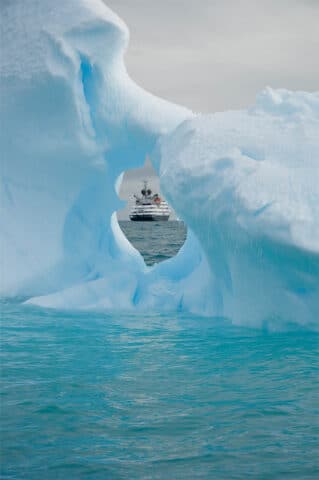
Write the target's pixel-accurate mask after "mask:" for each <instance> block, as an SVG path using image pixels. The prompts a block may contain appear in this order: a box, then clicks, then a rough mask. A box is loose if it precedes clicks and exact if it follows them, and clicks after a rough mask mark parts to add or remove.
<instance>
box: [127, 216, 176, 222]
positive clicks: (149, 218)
mask: <svg viewBox="0 0 319 480" xmlns="http://www.w3.org/2000/svg"><path fill="white" fill-rule="evenodd" d="M168 219H169V215H130V220H131V221H132V222H162V221H166V222H167V220H168Z"/></svg>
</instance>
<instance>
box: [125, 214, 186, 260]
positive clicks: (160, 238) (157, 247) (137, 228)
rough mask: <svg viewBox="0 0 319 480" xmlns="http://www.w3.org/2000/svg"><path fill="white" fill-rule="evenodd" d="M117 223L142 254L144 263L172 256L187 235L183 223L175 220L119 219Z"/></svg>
mask: <svg viewBox="0 0 319 480" xmlns="http://www.w3.org/2000/svg"><path fill="white" fill-rule="evenodd" d="M119 225H120V227H121V229H122V231H123V232H124V234H125V235H126V237H127V238H128V239H129V241H130V242H131V243H132V245H134V247H135V248H136V249H137V250H138V251H139V252H140V253H141V254H142V256H143V258H144V261H145V263H146V265H153V264H154V263H158V262H162V261H163V260H166V259H168V258H170V257H174V255H176V254H177V252H178V251H179V250H180V248H181V246H182V245H183V244H184V242H185V240H186V235H187V229H186V226H185V224H184V223H183V222H177V221H168V222H130V221H120V222H119Z"/></svg>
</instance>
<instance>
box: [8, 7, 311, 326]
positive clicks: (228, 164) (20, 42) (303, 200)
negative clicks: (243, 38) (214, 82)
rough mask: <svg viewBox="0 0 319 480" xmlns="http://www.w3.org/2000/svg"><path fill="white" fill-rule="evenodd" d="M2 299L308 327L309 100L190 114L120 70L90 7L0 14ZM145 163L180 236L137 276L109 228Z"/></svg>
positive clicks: (112, 28)
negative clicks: (125, 185)
mask: <svg viewBox="0 0 319 480" xmlns="http://www.w3.org/2000/svg"><path fill="white" fill-rule="evenodd" d="M1 43H2V45H3V46H4V48H3V49H2V50H3V51H2V56H1V72H0V74H1V113H0V118H1V120H0V121H1V132H0V149H1V154H2V160H1V163H2V165H1V199H0V203H1V230H0V239H1V245H0V249H1V250H0V251H1V272H2V274H1V294H2V295H4V296H25V297H29V300H28V301H29V302H31V303H34V304H37V305H42V306H47V307H53V308H61V307H62V308H82V309H90V308H102V309H108V310H123V311H139V310H147V311H164V310H166V311H167V310H168V311H169V310H171V311H176V310H180V311H188V312H193V313H198V314H204V315H205V314H206V315H222V316H229V317H230V318H231V320H232V321H233V322H236V323H242V324H252V325H261V324H263V323H264V322H270V323H272V324H274V325H276V323H279V322H280V321H281V320H284V321H285V322H292V323H298V324H304V325H307V326H315V324H316V322H317V321H318V318H319V187H318V185H319V120H318V118H319V95H318V94H311V93H304V92H296V93H293V92H288V91H285V90H279V91H274V90H271V89H266V90H265V91H264V92H262V93H261V94H260V95H259V96H258V98H257V102H256V105H255V106H254V107H252V108H250V109H248V110H247V111H241V112H225V113H219V114H215V115H210V116H194V115H193V114H192V112H190V111H189V110H187V109H186V108H183V107H179V106H176V105H174V104H171V103H168V102H166V101H163V100H161V99H158V98H156V97H154V96H152V95H150V94H149V93H147V92H145V91H144V90H143V89H141V88H140V87H138V86H137V85H136V84H135V83H134V82H133V81H132V80H131V79H130V78H129V76H128V74H127V72H126V69H125V66H124V61H123V54H124V52H125V48H126V46H127V44H128V30H127V28H126V26H125V24H124V23H123V22H122V21H121V20H120V19H119V18H118V17H117V16H116V15H115V14H114V13H113V12H112V11H111V10H109V9H108V8H107V7H105V6H104V4H103V3H102V2H100V1H98V0H90V1H89V0H65V1H64V2H52V1H50V0H42V1H37V0H31V1H29V2H25V1H23V0H16V1H15V2H4V3H2V4H1ZM147 154H148V155H149V156H150V158H151V160H152V161H153V163H154V165H155V166H156V168H157V170H158V172H159V173H160V177H161V184H162V189H163V190H164V192H165V194H166V196H167V198H168V199H169V200H170V202H171V204H172V206H173V207H174V209H175V210H176V211H177V213H178V215H179V216H180V217H181V218H183V219H184V220H185V221H186V223H187V225H188V226H189V227H190V229H191V232H190V233H189V235H188V238H187V241H186V243H185V245H184V247H183V248H182V250H181V251H180V252H179V254H178V255H177V256H176V257H174V258H172V259H170V260H168V261H166V262H163V263H162V264H159V265H157V266H155V267H152V268H147V267H146V266H145V265H144V262H143V260H142V258H141V256H140V254H139V253H138V252H137V251H136V250H135V249H134V248H133V247H132V246H131V245H130V244H129V242H128V241H127V240H126V238H125V237H124V235H123V234H122V232H121V230H120V228H119V226H118V224H117V220H116V216H115V213H114V212H115V211H116V210H119V209H120V207H121V205H122V202H121V201H120V200H119V198H118V195H117V191H118V189H119V185H120V181H121V174H122V172H123V171H125V170H127V169H130V168H136V167H138V166H141V165H142V164H143V163H144V160H145V156H146V155H147Z"/></svg>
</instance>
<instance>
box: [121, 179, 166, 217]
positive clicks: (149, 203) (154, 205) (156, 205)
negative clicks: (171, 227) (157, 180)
mask: <svg viewBox="0 0 319 480" xmlns="http://www.w3.org/2000/svg"><path fill="white" fill-rule="evenodd" d="M134 198H135V205H134V207H133V208H132V210H131V213H130V219H131V220H132V221H133V222H158V221H162V220H168V219H169V216H170V213H171V212H170V209H169V206H168V204H167V202H166V201H165V200H163V199H162V198H161V197H160V196H159V195H158V194H157V193H155V194H153V193H152V190H151V189H149V188H148V186H147V181H146V180H144V187H143V188H142V190H141V196H140V197H139V196H137V195H134Z"/></svg>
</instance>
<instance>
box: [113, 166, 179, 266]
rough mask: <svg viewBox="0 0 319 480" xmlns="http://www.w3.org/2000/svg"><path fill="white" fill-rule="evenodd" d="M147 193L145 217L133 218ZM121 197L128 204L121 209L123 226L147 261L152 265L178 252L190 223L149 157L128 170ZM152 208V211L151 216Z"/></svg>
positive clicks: (120, 218)
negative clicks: (164, 191) (175, 206)
mask: <svg viewBox="0 0 319 480" xmlns="http://www.w3.org/2000/svg"><path fill="white" fill-rule="evenodd" d="M143 193H144V195H145V197H144V198H147V199H148V200H146V202H147V205H145V208H144V205H141V206H140V208H142V209H143V212H142V218H140V219H138V220H137V221H132V220H131V218H130V216H132V212H134V211H136V210H135V208H136V205H137V204H139V202H140V200H141V199H142V198H143ZM119 197H120V199H121V200H122V201H123V204H124V208H122V209H121V210H119V211H118V212H117V219H118V223H119V226H120V228H121V230H122V232H123V233H124V235H125V237H126V238H127V239H128V241H129V242H130V243H131V244H132V245H133V247H134V248H136V250H138V251H139V252H140V254H141V255H142V257H143V259H144V262H145V264H146V265H147V266H152V265H154V264H156V263H159V262H162V261H165V260H167V259H169V258H172V257H174V256H175V255H177V253H178V252H179V250H180V249H181V247H182V246H183V245H184V243H185V240H186V237H187V227H186V225H185V223H184V222H182V221H181V220H180V219H179V218H178V217H177V215H176V213H175V211H174V210H173V208H172V207H171V205H169V204H168V202H167V200H166V199H165V198H164V196H163V194H162V193H161V191H160V179H159V176H158V175H157V173H156V171H155V169H154V167H153V165H152V164H151V162H150V160H149V159H148V158H146V160H145V163H144V166H143V167H141V168H136V169H131V170H127V171H126V172H125V173H124V174H123V176H122V179H121V185H120V187H119ZM158 207H159V208H158ZM148 209H149V210H150V211H151V216H150V217H149V216H148ZM153 209H154V211H153ZM161 210H162V211H161ZM154 213H155V214H156V213H157V214H159V216H156V215H154ZM161 215H162V217H161ZM168 215H169V216H168ZM143 216H144V219H143ZM167 216H168V220H166V218H167ZM163 217H164V218H165V219H164V220H163ZM145 218H146V219H147V220H145Z"/></svg>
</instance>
